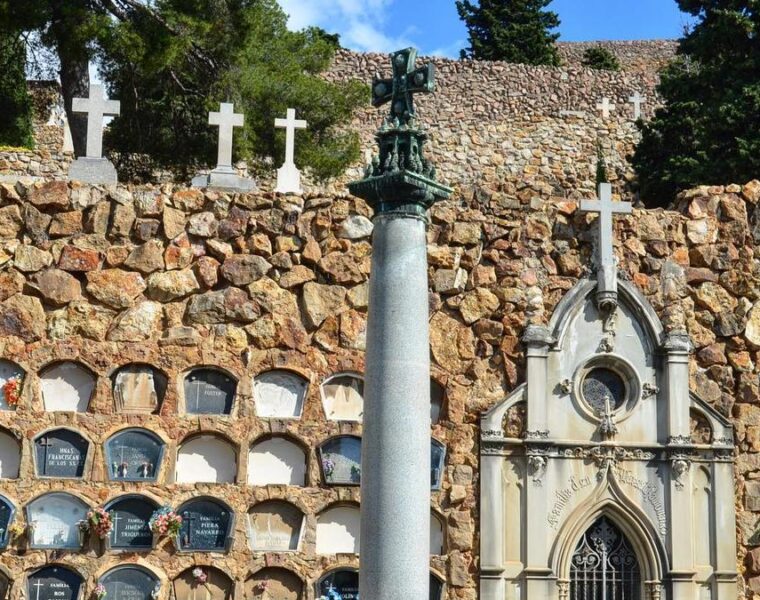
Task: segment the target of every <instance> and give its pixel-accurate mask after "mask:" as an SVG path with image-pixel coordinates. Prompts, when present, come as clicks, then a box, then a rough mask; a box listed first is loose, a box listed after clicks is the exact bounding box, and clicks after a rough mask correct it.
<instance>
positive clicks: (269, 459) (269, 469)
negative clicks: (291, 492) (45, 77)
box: [248, 436, 306, 486]
mask: <svg viewBox="0 0 760 600" xmlns="http://www.w3.org/2000/svg"><path fill="white" fill-rule="evenodd" d="M248 483H249V484H250V485H275V484H279V485H298V486H304V485H306V452H304V449H303V448H301V446H299V445H298V444H296V443H295V442H293V441H291V440H289V439H288V438H286V437H281V436H274V437H270V438H266V439H263V440H260V441H258V442H255V443H254V444H252V445H251V449H250V450H249V452H248Z"/></svg>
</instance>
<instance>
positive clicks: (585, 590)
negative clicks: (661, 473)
mask: <svg viewBox="0 0 760 600" xmlns="http://www.w3.org/2000/svg"><path fill="white" fill-rule="evenodd" d="M641 599H642V594H641V570H640V568H639V561H638V559H637V558H636V552H635V551H634V550H633V547H632V546H631V544H630V542H629V541H628V539H627V538H626V537H625V535H624V534H623V532H622V531H620V529H619V528H618V527H617V526H616V525H615V524H614V523H613V522H612V521H610V520H609V519H608V518H607V517H604V516H602V517H600V518H599V519H597V520H596V521H595V522H594V524H593V525H592V526H591V527H589V528H588V530H586V533H584V534H583V537H582V538H581V541H580V542H579V543H578V546H577V547H576V549H575V552H574V553H573V559H572V562H571V564H570V600H641Z"/></svg>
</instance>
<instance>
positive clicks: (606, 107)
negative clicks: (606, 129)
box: [596, 96, 615, 119]
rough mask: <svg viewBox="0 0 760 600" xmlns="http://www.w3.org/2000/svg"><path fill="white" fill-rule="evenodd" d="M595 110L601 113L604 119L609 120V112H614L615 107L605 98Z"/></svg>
mask: <svg viewBox="0 0 760 600" xmlns="http://www.w3.org/2000/svg"><path fill="white" fill-rule="evenodd" d="M596 108H597V109H599V110H601V111H602V116H603V117H604V118H605V119H609V118H610V111H613V110H615V105H614V104H611V103H610V99H609V98H607V96H605V97H604V98H602V101H601V102H600V103H599V104H597V105H596Z"/></svg>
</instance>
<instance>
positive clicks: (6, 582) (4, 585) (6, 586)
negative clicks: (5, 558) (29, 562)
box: [0, 571, 11, 600]
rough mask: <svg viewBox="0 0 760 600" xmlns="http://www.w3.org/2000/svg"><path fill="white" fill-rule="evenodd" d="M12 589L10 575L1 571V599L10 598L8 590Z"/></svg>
mask: <svg viewBox="0 0 760 600" xmlns="http://www.w3.org/2000/svg"><path fill="white" fill-rule="evenodd" d="M10 589H11V580H10V579H8V576H7V575H6V574H5V573H3V572H2V571H0V599H2V600H6V599H7V598H8V592H9V591H10Z"/></svg>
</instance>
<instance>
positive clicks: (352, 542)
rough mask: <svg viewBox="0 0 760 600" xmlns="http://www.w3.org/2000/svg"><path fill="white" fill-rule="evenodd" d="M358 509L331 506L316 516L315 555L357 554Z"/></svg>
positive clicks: (358, 536) (349, 506) (358, 534)
mask: <svg viewBox="0 0 760 600" xmlns="http://www.w3.org/2000/svg"><path fill="white" fill-rule="evenodd" d="M359 522H360V516H359V507H358V506H355V505H353V504H345V505H338V506H333V507H332V508H328V509H327V510H325V511H323V512H321V513H320V514H319V515H318V516H317V540H316V542H317V543H316V548H317V554H358V553H359V544H360V539H361V530H360V527H359Z"/></svg>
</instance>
